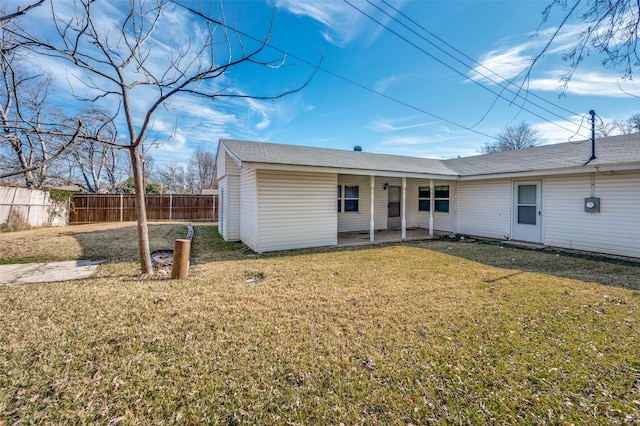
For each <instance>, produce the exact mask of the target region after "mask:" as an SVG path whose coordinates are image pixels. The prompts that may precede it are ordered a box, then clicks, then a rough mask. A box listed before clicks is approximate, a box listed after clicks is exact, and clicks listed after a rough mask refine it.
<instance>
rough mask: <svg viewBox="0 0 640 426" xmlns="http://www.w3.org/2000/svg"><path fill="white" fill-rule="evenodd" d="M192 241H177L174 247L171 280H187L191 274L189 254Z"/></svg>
mask: <svg viewBox="0 0 640 426" xmlns="http://www.w3.org/2000/svg"><path fill="white" fill-rule="evenodd" d="M190 251H191V240H176V241H175V243H174V245H173V262H172V263H171V279H172V280H181V279H184V278H187V274H188V273H189V253H190Z"/></svg>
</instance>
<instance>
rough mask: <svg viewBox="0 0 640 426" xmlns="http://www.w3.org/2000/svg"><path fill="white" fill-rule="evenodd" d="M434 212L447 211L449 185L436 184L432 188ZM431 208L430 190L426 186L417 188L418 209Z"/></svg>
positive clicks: (426, 210)
mask: <svg viewBox="0 0 640 426" xmlns="http://www.w3.org/2000/svg"><path fill="white" fill-rule="evenodd" d="M433 192H434V194H433V195H434V199H433V201H434V204H435V209H434V211H435V212H440V213H449V185H438V186H435V187H434V188H433ZM429 210H431V191H430V189H429V187H428V186H421V187H419V188H418V211H421V212H428V211H429Z"/></svg>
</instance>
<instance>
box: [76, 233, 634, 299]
mask: <svg viewBox="0 0 640 426" xmlns="http://www.w3.org/2000/svg"><path fill="white" fill-rule="evenodd" d="M193 227H194V232H195V234H194V239H193V241H192V246H191V263H192V264H193V265H197V264H204V263H208V262H216V261H233V260H250V259H261V258H269V257H274V258H282V257H289V256H301V255H311V254H316V253H324V252H336V251H337V252H353V251H361V250H370V249H372V248H377V247H389V246H394V245H404V246H407V247H414V248H419V249H423V250H429V251H434V252H439V253H442V254H446V255H450V256H455V257H456V258H464V259H466V260H470V261H473V262H478V263H481V264H484V265H488V266H493V267H497V268H502V269H507V270H512V271H516V272H515V274H520V273H524V272H532V273H540V274H548V275H553V276H556V277H562V278H570V279H577V280H581V281H585V282H595V283H599V284H604V285H609V286H616V287H624V288H631V289H637V290H640V263H636V262H628V261H622V260H614V259H608V258H601V257H596V256H595V255H590V254H586V255H576V254H569V253H564V252H546V251H534V250H526V249H519V248H513V247H503V246H501V245H496V244H483V243H479V242H475V243H472V242H465V243H462V242H453V241H442V240H441V241H437V240H436V241H413V242H407V243H382V244H374V245H360V246H353V247H324V248H312V249H300V250H288V251H279V252H270V253H265V254H260V255H258V254H256V253H254V252H252V251H251V250H249V249H248V248H247V247H246V246H244V245H243V244H240V243H228V242H226V241H224V240H223V239H222V237H221V236H220V234H219V233H218V227H217V224H216V223H197V222H196V223H193ZM186 232H187V224H186V223H161V224H155V223H150V224H149V244H150V247H151V250H162V249H172V248H173V244H174V241H175V240H176V239H179V238H184V237H185V235H186ZM74 238H76V240H77V241H78V242H79V243H80V245H81V246H82V249H83V258H84V259H93V260H96V259H106V260H107V262H109V263H118V262H139V256H138V239H137V233H136V227H135V225H131V226H121V227H117V228H111V229H99V230H95V231H91V232H81V233H77V234H74ZM509 275H510V274H507V275H505V277H508V276H509Z"/></svg>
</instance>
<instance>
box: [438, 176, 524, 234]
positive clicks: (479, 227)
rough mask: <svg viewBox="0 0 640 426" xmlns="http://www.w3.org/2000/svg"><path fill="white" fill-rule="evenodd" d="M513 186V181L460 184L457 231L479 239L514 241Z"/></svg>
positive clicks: (458, 188) (463, 182) (462, 182)
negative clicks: (512, 215) (512, 226)
mask: <svg viewBox="0 0 640 426" xmlns="http://www.w3.org/2000/svg"><path fill="white" fill-rule="evenodd" d="M511 185H512V183H511V180H510V179H500V180H483V181H461V182H458V185H457V194H456V203H455V208H456V210H455V211H456V215H457V218H456V220H457V224H456V232H457V233H459V234H468V235H475V236H478V237H487V238H498V239H505V238H510V236H511ZM450 207H451V206H450ZM434 226H435V225H434Z"/></svg>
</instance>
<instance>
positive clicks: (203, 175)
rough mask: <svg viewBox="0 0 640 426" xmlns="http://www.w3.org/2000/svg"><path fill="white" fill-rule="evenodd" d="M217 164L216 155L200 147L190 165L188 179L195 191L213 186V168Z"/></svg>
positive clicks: (199, 191) (198, 191) (192, 190)
mask: <svg viewBox="0 0 640 426" xmlns="http://www.w3.org/2000/svg"><path fill="white" fill-rule="evenodd" d="M215 166H216V158H215V155H214V154H212V153H211V152H209V151H205V150H203V149H200V148H198V149H197V150H196V151H195V152H194V153H193V156H192V157H191V160H190V162H189V165H188V176H187V180H188V182H189V186H190V189H191V191H190V192H193V193H198V194H199V193H201V192H202V190H203V189H210V188H212V187H213V169H214V168H215Z"/></svg>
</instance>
